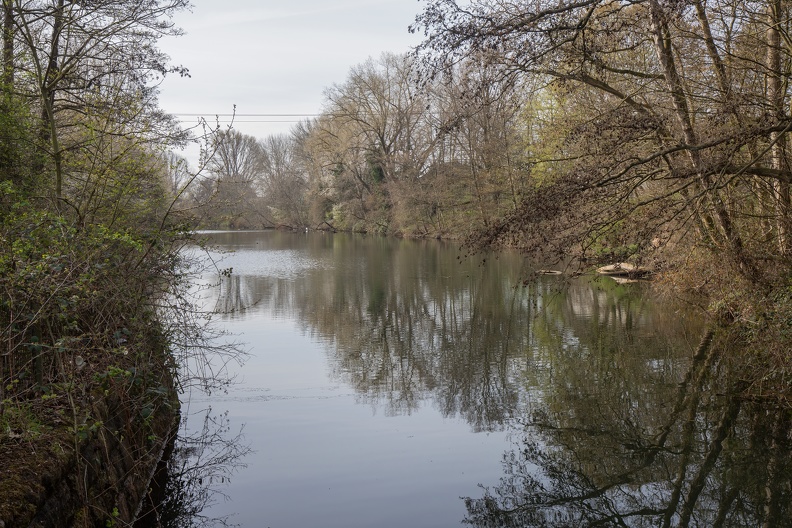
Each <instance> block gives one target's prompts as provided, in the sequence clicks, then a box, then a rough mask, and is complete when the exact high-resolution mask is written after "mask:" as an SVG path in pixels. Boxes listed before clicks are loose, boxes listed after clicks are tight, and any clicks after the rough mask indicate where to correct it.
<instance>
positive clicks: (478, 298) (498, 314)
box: [220, 237, 684, 430]
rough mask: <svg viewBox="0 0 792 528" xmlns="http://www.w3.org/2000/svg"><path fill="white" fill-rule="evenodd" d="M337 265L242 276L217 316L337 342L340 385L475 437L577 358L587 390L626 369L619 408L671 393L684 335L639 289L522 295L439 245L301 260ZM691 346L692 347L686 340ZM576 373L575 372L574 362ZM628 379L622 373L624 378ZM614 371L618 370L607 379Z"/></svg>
mask: <svg viewBox="0 0 792 528" xmlns="http://www.w3.org/2000/svg"><path fill="white" fill-rule="evenodd" d="M307 251H308V252H309V253H310V252H314V253H311V256H312V257H313V258H316V259H317V260H320V259H322V258H327V256H328V255H332V261H333V263H334V265H333V266H332V267H327V268H325V269H312V270H310V271H309V272H307V273H305V274H303V275H302V276H301V277H300V278H299V280H285V279H284V280H279V279H277V278H274V277H254V276H242V277H239V276H235V277H232V279H234V280H233V281H231V280H228V281H227V286H226V287H225V289H224V290H223V291H222V292H221V294H220V297H221V298H222V299H223V301H222V304H223V306H224V307H226V308H229V309H239V308H240V307H244V306H251V305H253V304H254V303H255V305H256V309H257V310H268V311H270V312H273V313H285V314H289V315H290V316H292V317H294V318H295V319H297V320H299V321H300V322H301V323H302V324H303V325H304V328H306V331H308V332H311V333H313V334H315V335H316V336H317V337H319V338H321V339H322V340H323V341H325V342H328V343H331V344H332V345H331V346H330V347H329V348H330V349H331V363H332V365H333V368H334V373H335V375H336V376H337V377H339V378H341V379H343V380H344V381H345V382H347V383H349V384H350V385H351V386H353V387H354V388H355V389H356V391H357V393H358V394H359V397H360V398H361V400H363V401H367V402H371V403H372V404H376V405H384V406H385V412H386V413H389V414H403V413H409V412H411V411H413V410H414V409H416V408H417V407H418V405H419V404H420V402H421V401H424V400H427V399H428V400H432V401H433V402H434V405H435V406H436V407H437V408H438V409H440V411H441V412H442V413H443V415H444V416H462V417H464V418H465V419H466V420H467V421H468V422H469V423H470V424H471V426H472V427H473V428H474V430H492V429H496V428H499V427H502V426H503V424H504V423H505V422H506V421H508V420H509V419H510V418H511V417H512V416H513V415H514V412H515V410H516V409H517V407H518V405H519V400H520V394H521V392H523V391H525V388H526V387H527V386H535V385H537V384H538V386H541V385H542V384H543V383H544V382H545V381H547V380H546V379H539V378H540V377H541V376H548V377H549V379H554V378H555V377H557V376H558V373H556V372H555V371H553V370H548V369H546V368H544V367H543V365H550V364H552V363H554V362H555V361H556V356H560V357H565V356H570V355H572V356H574V355H577V356H578V357H577V358H573V357H570V358H569V363H568V367H569V368H572V367H582V370H581V369H580V368H578V369H577V370H574V371H573V372H564V375H565V376H574V375H579V377H580V379H578V380H573V379H572V378H569V381H570V382H574V383H584V382H585V381H586V380H585V378H586V376H587V373H586V369H585V364H586V362H589V361H604V362H607V363H608V364H611V365H615V364H617V363H619V364H621V363H624V364H629V365H630V367H629V369H628V370H626V371H620V372H621V374H620V376H622V378H623V379H621V380H620V381H619V383H620V384H621V385H620V386H619V387H620V388H621V390H622V392H623V393H624V398H625V399H629V398H631V397H632V396H630V391H633V390H638V389H637V388H638V387H643V386H645V384H646V383H651V384H654V383H671V384H673V383H676V382H678V381H679V379H680V376H681V375H680V374H678V373H677V372H676V370H677V368H678V367H677V365H678V364H679V361H678V353H679V352H678V349H679V344H680V342H679V341H680V339H679V337H680V327H679V322H678V321H676V320H671V318H669V319H668V320H663V319H662V317H661V315H660V314H661V312H660V311H658V310H656V309H655V308H654V307H653V305H652V304H651V303H649V302H648V301H642V300H641V296H640V292H638V291H637V289H636V288H635V287H634V285H628V286H618V285H616V284H615V283H604V282H603V283H597V282H595V283H593V284H592V283H589V282H586V281H575V282H573V283H572V284H570V285H567V286H564V287H562V286H560V283H559V281H558V279H557V278H554V277H538V278H537V279H536V280H535V281H533V282H531V283H529V285H528V286H527V287H520V288H515V287H514V285H515V284H517V283H518V282H519V279H520V277H521V274H520V273H521V271H522V270H521V269H520V264H521V261H520V259H518V258H512V256H510V255H508V254H504V255H502V256H501V257H500V258H498V259H490V260H489V261H488V262H487V263H486V265H481V264H480V262H479V261H478V260H475V259H469V260H468V259H462V260H461V261H460V260H459V259H458V258H457V257H458V252H457V251H455V250H454V249H453V248H450V247H448V246H444V245H443V244H438V243H435V242H434V241H431V242H429V243H422V242H416V241H400V242H395V243H394V241H392V240H388V239H379V238H366V239H359V238H352V237H335V238H331V239H323V240H322V245H321V246H319V247H314V248H309V249H308V250H307ZM683 343H684V341H683ZM575 361H577V364H573V363H574V362H575ZM620 368H622V367H620ZM613 370H614V372H615V371H616V370H617V369H615V368H613Z"/></svg>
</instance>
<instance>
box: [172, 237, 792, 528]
mask: <svg viewBox="0 0 792 528" xmlns="http://www.w3.org/2000/svg"><path fill="white" fill-rule="evenodd" d="M211 242H212V243H213V244H216V245H217V246H218V248H220V249H223V250H233V251H234V252H233V253H231V254H226V255H224V256H223V257H222V258H223V260H222V262H221V263H220V264H219V265H218V269H217V270H214V271H211V272H209V273H207V274H206V275H205V276H204V277H202V279H201V280H200V281H199V282H200V283H201V284H203V285H205V286H208V289H206V290H205V291H204V293H203V296H204V300H205V303H206V306H207V307H208V308H209V309H211V310H214V311H217V312H219V313H220V314H221V315H219V316H218V317H219V320H220V323H221V326H222V327H224V328H225V329H227V330H228V331H230V332H231V333H233V334H235V335H236V336H237V338H238V339H239V340H241V341H242V342H244V343H245V346H246V348H247V349H248V350H249V353H250V355H249V358H248V360H247V361H246V362H245V364H244V366H241V367H239V366H236V365H233V364H232V365H230V366H229V369H230V371H231V372H232V373H234V374H236V375H237V383H236V384H234V385H232V386H231V387H229V388H228V389H227V391H214V392H212V393H211V395H206V394H203V393H200V392H196V391H193V392H191V393H190V394H188V395H185V398H184V400H185V402H184V405H185V415H186V416H187V421H186V425H185V428H184V430H183V431H182V437H181V439H180V441H179V442H178V443H177V445H176V451H175V454H174V457H173V459H172V463H171V470H172V476H173V478H172V479H171V481H170V483H169V490H170V498H169V501H168V503H167V504H168V508H165V510H168V509H169V510H170V512H171V513H169V514H168V515H171V514H173V512H174V511H175V512H177V513H178V514H179V515H180V517H178V519H176V520H174V521H172V522H171V523H170V525H171V526H190V525H200V524H202V523H203V524H206V525H210V526H214V525H217V524H219V523H220V522H221V520H223V519H225V520H226V522H228V523H229V524H238V525H241V526H245V527H260V526H261V527H263V526H269V527H273V528H276V527H277V528H281V527H283V528H286V527H325V528H328V527H344V528H352V527H374V526H376V527H448V526H459V525H460V524H462V523H463V522H467V523H469V524H472V525H474V526H481V527H485V526H487V527H489V526H718V525H720V526H790V525H791V524H790V521H789V516H790V507H789V504H790V493H791V491H790V476H792V465H791V464H790V453H789V445H790V442H789V438H790V435H789V429H790V415H789V413H788V412H785V411H782V410H780V408H774V407H773V406H769V405H767V404H766V403H765V404H761V405H760V403H758V402H753V401H748V400H745V399H742V398H739V397H737V396H735V395H734V394H733V390H732V389H733V388H734V387H736V386H739V376H737V375H734V373H735V372H739V368H738V366H735V365H734V362H733V361H731V360H728V361H727V359H724V358H722V357H721V356H715V355H708V354H702V355H701V356H699V357H696V358H694V352H695V351H696V349H697V347H698V346H699V344H700V342H701V339H702V337H703V336H704V333H705V329H704V327H703V325H702V322H701V321H699V320H698V319H697V318H696V317H695V316H694V315H693V314H692V313H690V312H688V311H685V310H682V309H680V308H679V307H674V306H673V305H671V304H663V303H660V302H659V301H657V300H654V299H653V298H652V297H651V296H650V295H648V294H647V292H646V288H645V286H644V285H640V284H628V285H618V284H616V283H615V282H613V281H612V280H611V279H608V278H600V279H595V278H585V277H583V278H580V279H575V280H573V281H570V282H565V281H563V280H561V279H559V278H558V277H554V276H539V277H533V278H530V279H529V280H528V281H527V282H526V283H525V285H523V286H520V287H515V285H517V284H519V283H520V279H521V278H522V277H526V276H527V275H526V273H527V271H526V270H525V269H523V268H522V267H521V266H522V262H521V260H520V259H519V258H518V257H517V256H516V255H511V254H502V255H500V256H499V257H498V258H493V257H489V258H487V259H486V262H482V261H483V260H484V259H483V257H480V256H479V257H474V258H470V259H460V258H459V257H460V251H459V250H458V248H457V247H456V246H454V245H450V244H444V243H440V242H437V241H426V242H421V241H407V240H390V239H383V238H375V237H363V236H347V235H329V234H316V233H309V234H292V233H280V232H264V233H239V232H236V233H216V234H212V235H211ZM211 255H212V256H213V258H215V259H220V258H221V255H220V254H219V253H217V252H212V253H211ZM228 268H232V269H231V270H228ZM221 270H226V272H225V273H224V274H221V273H219V272H220V271H221ZM212 285H214V286H212ZM215 368H219V365H215ZM163 511H164V510H163ZM166 524H167V523H166Z"/></svg>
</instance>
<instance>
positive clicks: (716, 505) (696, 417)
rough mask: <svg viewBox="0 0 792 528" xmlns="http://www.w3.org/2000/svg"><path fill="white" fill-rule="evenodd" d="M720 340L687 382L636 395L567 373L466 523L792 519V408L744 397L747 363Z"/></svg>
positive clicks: (597, 369) (598, 371)
mask: <svg viewBox="0 0 792 528" xmlns="http://www.w3.org/2000/svg"><path fill="white" fill-rule="evenodd" d="M702 350H703V349H702ZM715 350H717V349H716V348H715V347H713V348H712V351H713V352H712V353H710V354H709V355H707V354H699V355H697V356H696V358H695V359H694V361H693V362H692V364H691V367H690V370H689V371H688V373H687V375H686V377H685V378H684V381H683V382H682V383H681V384H680V385H678V386H677V387H670V386H669V387H659V388H657V390H656V391H655V390H653V391H652V394H651V395H646V396H644V397H640V396H637V397H635V398H634V400H633V401H632V402H626V401H624V399H623V398H622V397H621V394H620V393H619V391H618V390H609V389H608V388H607V387H600V388H599V390H596V389H595V390H594V391H592V390H591V389H586V388H583V387H581V390H580V393H582V394H581V395H578V396H576V395H574V393H575V390H574V389H573V388H571V387H572V386H574V384H572V383H568V382H567V383H563V381H566V380H557V384H556V387H559V388H560V390H558V391H556V392H557V393H556V394H552V395H550V394H546V395H544V397H543V398H540V399H538V400H537V401H536V402H534V409H533V413H532V415H531V418H530V419H529V420H528V423H526V424H525V428H524V431H523V439H522V441H521V442H520V443H519V444H518V445H517V448H516V449H515V450H514V451H512V452H509V453H507V454H506V455H505V456H504V461H503V464H504V470H505V476H504V477H503V478H502V479H501V482H500V484H499V485H498V486H495V487H494V488H492V489H487V490H486V492H485V494H484V496H483V497H482V498H478V499H473V498H468V499H466V506H467V509H468V518H467V519H466V522H468V523H469V524H472V525H474V526H481V527H490V526H503V527H508V526H515V527H516V526H576V527H577V526H663V527H667V526H674V527H678V526H683V527H686V526H728V527H732V526H746V527H747V526H751V527H758V526H766V527H782V526H792V520H790V516H791V515H792V511H790V503H791V502H792V495H791V494H790V477H791V476H792V460H791V459H790V447H792V436H790V415H789V413H788V411H787V410H781V409H780V408H779V409H774V408H772V406H768V405H767V402H764V404H760V403H759V402H753V401H744V400H742V399H741V398H740V396H739V395H738V393H739V389H740V381H739V380H738V379H735V376H733V375H732V373H733V372H738V371H739V370H738V369H735V368H733V365H729V364H728V362H727V361H726V360H719V359H718V358H717V356H716V353H715V352H714V351H715ZM602 369H603V365H602V364H597V363H594V364H591V366H590V374H591V375H592V376H600V375H603V372H602ZM595 386H596V384H595ZM554 390H555V389H554V387H551V386H548V387H547V388H546V391H547V392H548V393H549V392H553V391H554ZM570 396H572V397H570ZM561 402H563V403H564V405H561ZM650 404H651V405H650Z"/></svg>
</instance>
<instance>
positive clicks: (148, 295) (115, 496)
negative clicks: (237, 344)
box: [0, 0, 201, 526]
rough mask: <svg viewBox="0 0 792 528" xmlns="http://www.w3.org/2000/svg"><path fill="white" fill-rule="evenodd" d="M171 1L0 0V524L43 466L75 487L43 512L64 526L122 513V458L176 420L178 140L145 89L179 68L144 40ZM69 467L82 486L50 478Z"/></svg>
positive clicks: (26, 506) (143, 455)
mask: <svg viewBox="0 0 792 528" xmlns="http://www.w3.org/2000/svg"><path fill="white" fill-rule="evenodd" d="M186 6H187V3H186V2H184V1H181V0H173V1H170V0H164V1H159V0H155V1H151V2H145V3H141V2H136V1H121V2H118V1H112V2H111V1H96V2H67V1H65V0H53V1H14V0H6V1H4V2H3V4H2V13H3V17H2V37H3V56H2V78H1V79H0V88H2V92H0V110H1V111H0V445H1V446H2V449H0V468H2V476H1V477H0V520H1V521H2V522H6V523H10V525H17V524H20V525H21V524H25V525H27V524H28V523H29V522H30V521H31V516H32V515H33V513H35V508H36V507H38V504H36V503H35V501H37V493H39V492H41V493H43V491H41V486H43V485H44V482H45V480H46V479H56V480H57V479H63V482H64V483H65V484H63V486H74V487H76V490H77V492H78V493H79V496H80V497H82V498H83V500H84V504H83V505H82V506H80V504H71V505H69V506H68V508H64V509H63V511H62V512H61V513H60V514H61V515H64V516H67V515H75V517H74V518H73V519H71V520H70V521H68V522H71V523H73V524H74V525H86V526H87V525H91V526H93V525H99V524H101V525H103V524H104V523H105V522H108V523H114V522H115V520H116V519H118V520H119V521H125V522H126V521H131V519H132V518H133V516H134V513H135V512H134V511H127V510H126V509H125V508H126V506H125V502H124V500H125V499H122V497H127V496H128V497H132V496H133V494H134V493H135V492H133V491H131V490H133V489H134V485H133V484H132V482H133V481H134V480H135V479H137V478H139V476H138V475H137V473H140V471H139V470H137V469H135V465H137V464H152V463H155V462H156V460H157V457H158V456H159V454H160V452H159V451H158V450H159V449H161V447H162V442H163V436H164V433H166V432H167V431H169V430H171V429H172V427H173V424H174V418H175V417H177V416H178V401H177V399H176V397H175V392H174V389H175V386H174V384H175V383H178V382H179V381H180V380H181V378H180V371H179V359H180V358H178V357H177V354H178V353H179V351H180V350H183V349H184V346H189V343H194V342H195V341H196V340H200V339H201V336H200V335H199V334H200V328H199V325H200V323H199V322H197V321H194V320H193V321H192V322H191V321H190V320H189V319H190V318H191V317H193V314H190V313H187V312H185V309H186V305H185V304H184V303H183V302H182V300H183V299H182V298H180V297H179V295H178V292H179V290H178V287H179V286H180V282H181V281H183V270H184V264H183V263H182V261H181V257H180V253H179V248H180V244H181V243H182V242H180V240H183V233H184V229H183V227H181V226H180V220H179V216H178V214H176V213H175V212H174V211H173V207H172V206H173V198H174V196H175V195H176V194H178V192H179V190H180V189H177V190H176V191H174V189H173V188H172V187H171V186H170V172H171V171H169V167H170V166H171V162H172V161H173V160H172V159H171V158H169V157H168V156H166V155H165V153H166V152H167V150H168V149H169V148H172V147H174V146H178V145H180V144H181V143H182V142H183V141H184V140H185V139H186V136H185V135H184V133H183V132H181V131H180V130H179V129H178V127H177V126H176V125H175V123H174V121H173V120H172V118H170V117H169V116H167V115H165V114H163V113H162V112H161V111H160V110H159V109H158V108H157V100H156V95H157V88H156V86H157V82H158V80H159V79H160V78H161V77H162V76H163V75H165V74H166V73H168V72H176V73H183V72H184V70H183V69H181V68H170V67H168V66H167V57H165V56H164V55H163V54H162V53H161V52H160V51H159V50H158V49H157V48H156V43H157V40H158V39H159V38H160V37H161V36H163V35H167V34H176V33H178V31H177V30H176V29H175V28H174V27H173V26H172V22H171V20H170V15H171V14H172V13H173V12H175V11H176V10H179V9H182V8H184V7H186ZM175 317H181V319H180V320H179V321H178V323H179V324H178V325H174V324H172V323H173V322H174V321H175V320H174V318H175ZM185 319H186V321H185ZM185 322H186V323H187V324H183V323H185ZM99 445H101V446H104V452H103V453H94V454H90V453H92V449H93V448H92V447H91V446H99ZM52 457H54V459H53V460H48V458H52ZM112 457H122V458H123V461H124V462H123V463H124V464H127V463H128V464H127V465H124V466H123V472H124V474H122V475H117V474H116V473H115V471H116V469H117V468H118V465H117V464H116V463H115V462H112V461H111V459H112ZM74 464H77V466H74ZM69 467H76V468H77V469H75V474H77V473H79V474H80V475H82V477H81V479H82V478H84V481H82V482H78V480H79V479H78V480H70V478H69V475H59V473H58V472H63V471H66V470H65V469H64V468H69ZM89 475H90V478H89ZM147 477H148V473H147V472H146V475H145V478H147ZM142 484H143V486H145V485H146V482H145V481H144V482H143V483H142ZM58 485H59V486H61V483H60V482H58ZM89 487H90V488H91V489H88V488H89ZM127 487H128V489H126V488H127ZM37 490H38V491H37ZM42 496H44V495H42ZM31 501H33V502H31ZM134 506H136V505H133V506H132V507H134ZM79 507H83V508H84V509H83V510H82V511H80V512H77V513H76V514H75V512H74V511H73V510H74V509H77V508H79ZM31 508H32V509H31ZM69 508H72V510H70V509H69ZM119 508H120V510H119ZM69 512H71V513H69ZM66 519H67V518H66V517H64V518H63V520H64V522H66ZM2 522H0V524H2Z"/></svg>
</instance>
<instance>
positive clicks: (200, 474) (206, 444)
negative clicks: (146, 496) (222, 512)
mask: <svg viewBox="0 0 792 528" xmlns="http://www.w3.org/2000/svg"><path fill="white" fill-rule="evenodd" d="M199 414H200V413H196V414H193V415H192V416H190V423H191V424H194V423H195V422H197V421H198V419H200V416H199ZM227 414H228V413H227V412H226V413H224V414H221V415H219V416H213V415H212V414H211V409H209V410H207V411H205V412H204V416H203V423H202V427H201V429H199V430H196V431H190V432H182V433H180V434H179V436H178V437H177V439H176V441H175V443H174V445H173V451H172V452H171V453H170V456H169V457H167V462H166V465H165V466H164V467H163V468H162V469H161V470H160V474H159V475H157V476H155V479H154V481H153V484H154V485H153V487H152V494H151V498H153V500H149V503H148V504H147V505H146V506H145V508H146V510H144V512H145V514H144V515H141V518H140V520H139V521H138V522H137V523H136V525H135V526H136V528H181V527H201V526H229V519H227V518H216V517H208V516H206V515H204V514H203V512H204V510H205V509H207V508H208V507H209V506H211V505H212V504H214V503H215V502H216V501H217V500H218V499H219V498H220V499H226V498H227V497H226V495H225V493H224V492H223V488H225V486H226V485H228V484H229V483H230V478H231V476H232V475H233V474H234V473H236V471H237V470H238V469H239V468H242V467H245V463H244V458H245V456H247V455H248V454H249V453H250V451H251V450H250V447H249V446H247V445H245V444H244V443H243V436H242V433H241V432H240V433H237V434H235V435H234V434H231V428H230V425H229V422H228V416H227ZM152 502H153V503H155V504H156V505H154V504H152Z"/></svg>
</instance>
